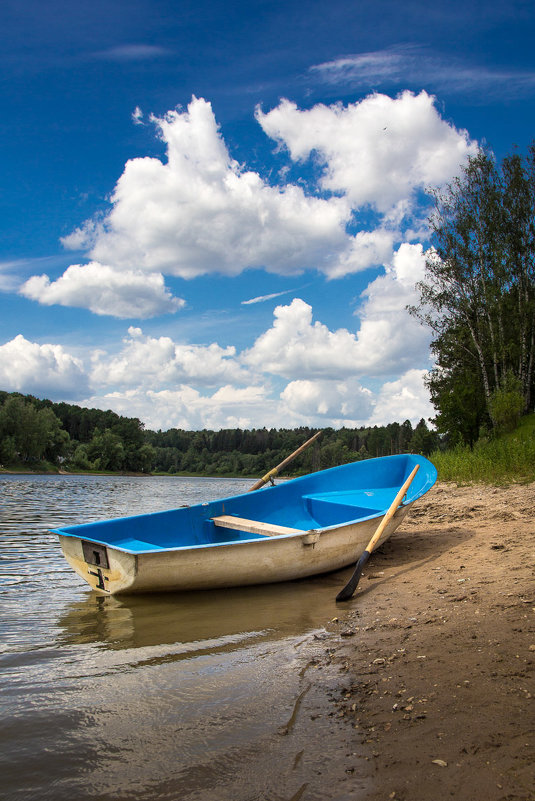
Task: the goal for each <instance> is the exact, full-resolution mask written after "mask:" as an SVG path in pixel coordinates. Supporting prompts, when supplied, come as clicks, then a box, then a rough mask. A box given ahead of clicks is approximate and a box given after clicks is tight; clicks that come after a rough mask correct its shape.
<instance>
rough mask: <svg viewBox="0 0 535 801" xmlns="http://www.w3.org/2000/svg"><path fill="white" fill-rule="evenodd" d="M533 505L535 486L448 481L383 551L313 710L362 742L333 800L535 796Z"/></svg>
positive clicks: (333, 643)
mask: <svg viewBox="0 0 535 801" xmlns="http://www.w3.org/2000/svg"><path fill="white" fill-rule="evenodd" d="M534 509H535V483H531V484H529V485H512V486H510V487H506V488H503V487H500V488H496V487H492V486H488V485H481V484H477V485H472V486H465V487H458V486H456V485H454V484H438V485H436V486H435V487H434V488H433V489H432V490H431V491H430V492H429V493H428V495H427V496H426V497H425V498H423V499H422V500H421V501H419V503H418V504H417V505H415V506H414V507H413V509H412V510H411V514H410V516H408V517H407V518H406V520H405V521H404V522H403V524H402V526H401V527H400V529H399V530H398V531H397V532H396V533H395V534H394V535H393V536H392V538H391V539H390V540H389V541H388V542H387V543H385V545H383V546H382V547H381V548H380V549H379V550H378V551H377V552H375V553H374V555H373V557H372V559H371V560H370V562H369V563H368V565H367V568H366V570H365V573H364V575H363V577H362V579H361V581H360V584H359V587H358V589H357V593H356V595H355V596H354V597H353V599H352V600H351V601H349V602H347V603H345V604H340V605H339V606H340V616H339V618H335V619H334V620H332V621H331V622H330V623H329V624H328V626H327V630H326V635H325V640H324V642H323V643H322V645H323V656H322V657H321V659H320V661H319V663H318V665H317V667H319V668H323V669H326V668H327V667H328V668H329V671H330V670H332V668H333V667H334V668H335V669H336V670H337V671H338V676H339V678H338V682H337V684H338V686H337V690H336V693H335V694H334V697H333V698H332V699H331V700H330V707H331V711H330V712H327V711H326V709H325V699H323V700H322V699H321V693H316V694H315V695H316V706H317V709H316V711H315V713H313V714H311V717H312V718H313V717H314V714H315V715H316V716H321V715H326V714H327V715H331V716H332V717H333V719H334V720H335V721H336V724H337V725H336V726H334V725H333V729H334V731H333V737H334V738H335V739H339V740H340V743H341V744H342V743H343V746H344V747H346V751H347V742H348V740H349V742H350V743H351V744H352V752H353V757H352V758H348V756H346V757H345V758H344V759H343V760H342V762H341V764H340V776H341V778H340V786H339V788H337V792H335V793H333V794H332V795H329V794H328V792H329V791H330V792H332V787H331V788H326V794H325V798H332V799H338V798H340V799H341V798H344V799H346V798H347V799H353V798H355V799H357V798H359V799H362V798H365V799H366V801H382V800H383V799H395V801H436V799H443V798H446V797H450V796H452V797H454V798H455V799H456V801H479V799H483V798H484V799H485V801H533V799H534V798H535V795H534V791H533V787H534V786H535V767H534V766H535V726H534V725H533V724H534V722H535V716H534V707H533V702H534V696H535V692H534V682H533V678H534V671H535V582H534V575H535V523H534V520H533V510H534ZM318 677H319V674H318ZM309 734H310V736H311V737H313V724H312V725H311V728H310V731H309ZM330 753H331V754H334V751H333V750H332V746H331V747H330ZM355 754H358V755H359V756H360V759H358V760H357V762H355V758H354V755H355ZM333 758H334V759H336V758H337V757H336V756H334V755H333ZM363 784H365V785H366V787H367V788H368V789H367V790H366V794H365V795H362V787H363ZM359 788H360V789H359ZM342 790H343V791H344V794H343V795H342V794H341V793H342ZM357 790H358V792H357ZM348 793H349V794H348ZM352 793H356V794H355V795H353V794H352Z"/></svg>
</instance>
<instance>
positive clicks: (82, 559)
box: [58, 533, 137, 595]
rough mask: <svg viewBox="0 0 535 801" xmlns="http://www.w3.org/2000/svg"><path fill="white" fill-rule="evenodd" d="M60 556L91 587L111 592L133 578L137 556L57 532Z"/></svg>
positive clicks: (132, 580) (122, 586)
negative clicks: (61, 555)
mask: <svg viewBox="0 0 535 801" xmlns="http://www.w3.org/2000/svg"><path fill="white" fill-rule="evenodd" d="M58 536H59V542H60V545H61V550H62V551H63V555H64V557H65V559H66V560H67V562H68V563H69V564H70V566H71V567H72V568H73V569H74V570H75V571H76V572H77V573H78V575H79V576H81V578H83V579H84V580H85V581H87V583H88V584H89V586H90V587H91V589H92V590H94V591H95V592H97V593H99V594H101V595H113V594H114V593H116V592H121V591H125V590H127V589H128V588H129V587H130V586H132V584H133V583H134V581H135V577H136V573H137V556H136V555H135V554H131V553H126V552H124V551H119V550H117V549H116V548H110V546H109V545H102V544H100V543H98V542H92V541H91V540H83V539H80V538H79V537H67V536H65V535H63V534H59V533H58Z"/></svg>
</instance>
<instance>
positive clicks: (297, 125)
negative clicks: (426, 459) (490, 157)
mask: <svg viewBox="0 0 535 801" xmlns="http://www.w3.org/2000/svg"><path fill="white" fill-rule="evenodd" d="M534 33H535V6H534V5H533V3H532V2H531V1H529V2H524V0H510V2H508V3H503V2H496V1H495V0H491V1H490V2H485V3H482V2H470V0H464V2H458V0H448V2H444V1H443V0H438V2H434V3H428V2H425V3H424V2H421V0H406V2H404V3H399V2H397V1H396V2H393V1H391V0H373V1H370V2H368V0H363V1H362V2H357V1H356V0H351V1H350V0H328V2H327V0H308V2H307V3H303V2H296V1H295V0H284V2H279V1H278V0H271V1H269V0H258V1H257V0H247V2H245V1H240V2H236V1H234V0H225V2H219V0H196V1H195V2H191V1H190V0H187V1H185V2H178V1H177V0H175V1H174V2H173V0H105V2H104V0H91V2H86V0H77V2H76V3H72V1H71V0H68V1H67V0H49V1H48V2H47V3H43V2H41V0H3V1H2V4H1V6H0V37H1V46H0V101H1V112H2V113H1V117H0V180H1V183H0V190H1V191H0V389H3V390H6V391H10V392H13V391H17V392H22V393H24V394H32V395H36V396H37V397H41V398H45V397H46V398H50V399H52V400H54V401H66V402H69V403H77V404H80V405H81V406H89V407H95V408H101V409H112V410H114V411H115V412H117V413H118V414H122V415H126V416H129V417H138V418H139V419H140V420H142V421H143V423H144V424H145V426H146V427H147V428H150V429H153V430H158V429H162V430H167V429H169V428H172V427H177V428H184V429H202V428H210V429H216V430H217V429H220V428H234V427H240V428H259V427H263V426H265V427H267V428H294V427H298V426H303V425H306V426H310V427H317V428H319V427H325V426H333V427H335V428H339V427H342V426H347V427H359V426H368V425H384V424H387V423H390V422H394V421H397V422H403V421H404V420H406V419H409V420H411V422H413V424H415V423H417V422H418V421H419V420H420V419H421V418H422V417H423V418H425V419H429V418H432V417H433V415H434V409H433V407H432V405H431V404H430V401H429V396H428V392H427V389H426V387H425V384H424V377H425V374H426V372H427V371H428V370H429V369H431V368H432V366H433V363H432V357H431V353H430V349H429V344H430V333H429V331H428V330H426V329H425V328H423V327H421V325H420V324H419V323H418V321H417V320H415V319H414V318H413V317H411V316H410V315H409V314H408V312H407V310H406V307H407V305H409V304H414V303H417V302H418V291H417V288H416V284H417V282H418V281H420V280H422V278H423V277H424V268H425V259H426V252H428V250H429V248H430V247H431V240H430V232H429V226H428V222H427V220H428V216H429V213H430V210H431V197H430V190H431V189H440V188H444V187H446V186H447V185H448V183H449V182H451V181H452V180H453V179H454V178H455V177H456V176H457V175H459V174H461V170H462V166H463V164H466V161H467V159H468V157H469V156H470V155H473V154H475V153H476V152H477V150H478V148H480V147H486V148H489V149H490V150H491V151H492V152H493V153H494V154H495V156H496V158H497V159H501V158H503V156H505V155H506V154H507V153H510V152H511V151H512V150H513V148H514V147H518V148H519V149H520V151H521V152H525V150H526V148H527V146H528V145H529V143H530V142H531V140H532V138H533V130H534V129H533V121H534V117H535V114H534V101H535V56H534V48H533V41H534Z"/></svg>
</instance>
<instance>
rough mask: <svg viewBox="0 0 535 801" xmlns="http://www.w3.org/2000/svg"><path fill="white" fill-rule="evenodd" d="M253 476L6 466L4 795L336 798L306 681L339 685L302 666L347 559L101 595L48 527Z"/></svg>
mask: <svg viewBox="0 0 535 801" xmlns="http://www.w3.org/2000/svg"><path fill="white" fill-rule="evenodd" d="M250 484H251V481H250V480H234V479H196V478H195V479H194V478H171V477H150V478H145V477H143V478H141V477H140V478H136V477H100V476H31V477H27V476H0V680H1V684H0V776H1V782H0V787H1V789H0V796H1V797H2V798H7V799H17V800H19V799H20V800H21V801H22V799H24V801H26V800H27V799H39V800H41V799H54V800H55V801H62V800H63V799H69V801H72V800H73V799H98V801H107V799H110V801H111V800H112V799H114V800H115V801H118V800H119V799H121V801H122V800H123V799H125V800H126V799H136V801H149V800H150V801H160V800H161V799H169V801H178V799H180V801H182V800H183V801H205V799H206V800H208V799H210V801H226V800H227V799H228V801H256V800H257V799H258V800H260V799H262V801H278V800H279V799H280V800H281V801H282V799H284V801H291V800H292V799H294V800H295V801H297V800H298V799H301V798H302V799H303V801H305V799H310V800H312V799H325V798H335V797H338V796H336V795H330V794H329V792H328V791H327V790H326V786H329V782H330V781H331V779H333V778H334V773H333V771H335V767H334V764H333V763H332V760H330V759H329V758H328V757H327V755H326V754H325V749H324V748H322V744H321V742H320V741H321V738H322V737H326V736H329V733H330V731H331V728H332V724H331V723H330V722H329V719H328V715H327V714H326V715H325V716H323V717H321V716H320V718H321V719H320V720H316V721H315V722H314V728H313V732H312V731H311V729H310V720H309V719H307V709H306V703H308V702H309V701H310V702H311V698H312V693H310V695H309V697H308V700H307V699H305V695H306V694H307V692H308V690H310V689H311V687H312V684H314V688H315V689H314V692H317V691H318V687H319V686H320V685H321V686H322V687H323V691H324V692H325V693H326V694H328V693H329V690H330V688H331V685H332V689H333V692H334V688H335V686H336V677H335V676H329V675H328V671H325V672H324V673H323V674H322V682H320V685H318V682H317V681H315V682H313V683H311V682H310V681H309V680H308V678H307V670H308V671H309V673H310V670H311V668H310V664H311V658H312V656H313V653H314V647H316V648H318V649H319V648H321V647H322V645H321V628H322V626H323V625H324V624H325V622H326V621H327V620H329V619H330V618H332V617H334V616H335V615H340V610H339V609H337V607H336V605H335V601H334V597H335V595H336V592H337V591H338V590H339V589H340V587H341V586H343V583H344V581H345V579H346V578H347V575H348V573H347V571H346V572H344V573H342V574H337V575H331V576H326V577H320V578H315V579H309V580H307V581H301V582H291V583H287V584H281V585H271V586H264V587H252V588H244V589H237V590H219V591H216V592H212V593H210V592H205V593H189V594H186V593H184V594H167V595H161V596H132V597H131V598H128V597H121V598H120V599H119V598H117V599H116V598H113V597H98V596H96V595H95V594H94V593H92V592H91V590H90V589H89V587H88V586H87V585H86V584H85V583H84V582H83V581H82V580H81V579H80V578H79V577H78V576H77V575H76V574H75V573H74V572H73V571H72V569H71V568H70V567H69V566H68V564H67V562H66V561H65V559H64V558H63V556H62V554H61V550H60V548H59V545H58V541H57V538H56V536H55V535H52V534H49V533H48V529H49V528H52V527H55V526H60V525H64V524H67V523H79V522H84V521H89V520H95V519H99V518H107V517H116V516H120V515H125V514H136V513H141V512H148V511H157V510H161V509H166V508H173V507H177V506H180V505H182V504H192V503H198V502H201V501H205V500H209V499H212V498H216V497H223V496H227V495H231V494H234V493H237V492H241V491H244V490H246V489H248V488H249V486H250ZM266 491H269V490H266ZM315 644H316V645H315ZM311 655H312V656H311ZM312 664H313V662H312ZM316 700H317V699H316ZM308 717H309V718H310V715H309V716H308ZM289 721H291V725H290V726H289V725H288V723H289ZM285 727H286V728H285ZM290 729H291V730H290ZM281 731H283V732H285V733H283V734H281ZM312 733H313V734H314V738H313V739H314V743H313V744H311V734H312ZM321 754H323V755H324V756H323V757H322V756H321ZM340 797H341V796H340ZM353 797H356V796H351V798H353Z"/></svg>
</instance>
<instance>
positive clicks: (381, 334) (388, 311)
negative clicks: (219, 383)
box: [242, 243, 429, 381]
mask: <svg viewBox="0 0 535 801" xmlns="http://www.w3.org/2000/svg"><path fill="white" fill-rule="evenodd" d="M424 267H425V255H424V252H423V248H422V246H421V245H411V244H409V243H403V244H402V245H401V246H400V247H399V248H398V250H397V251H396V253H395V254H394V256H393V258H392V261H391V263H390V264H389V265H387V266H386V268H385V273H384V274H383V275H380V276H379V277H378V278H376V279H375V280H374V281H372V282H371V283H370V284H369V285H368V287H367V288H366V289H365V291H364V292H363V293H362V298H363V302H362V305H361V307H360V308H359V311H358V314H359V318H360V328H359V330H358V331H355V332H353V331H348V330H347V329H346V328H340V329H338V330H336V331H331V330H330V329H329V328H328V326H326V325H325V324H324V323H321V322H319V321H313V310H312V307H311V306H310V305H309V304H308V303H306V302H305V301H304V300H302V299H301V298H294V299H293V300H292V302H291V303H290V304H289V305H287V306H283V305H281V306H277V307H276V308H275V311H274V321H273V325H272V327H271V328H269V329H268V330H267V331H265V332H264V333H262V334H260V336H259V337H258V338H257V339H256V341H255V343H254V345H253V346H252V348H250V349H249V350H247V351H245V352H244V353H243V354H242V359H243V361H244V362H245V364H247V365H249V366H250V367H251V368H255V369H258V370H260V369H261V370H263V371H264V372H267V373H272V374H274V375H279V376H282V377H284V378H288V379H291V380H292V381H295V380H303V379H308V380H310V379H314V380H315V379H332V380H340V379H342V378H346V379H347V378H349V377H351V376H360V377H363V376H367V377H370V376H389V375H395V374H397V373H400V372H402V371H404V370H406V369H408V368H409V367H410V366H412V365H414V364H415V363H416V364H418V363H419V364H426V363H427V361H428V358H429V333H428V331H427V330H426V329H424V328H423V327H422V326H421V325H420V323H419V322H418V321H417V320H415V319H414V318H412V317H410V315H409V314H408V312H407V311H406V306H407V305H409V304H411V303H415V302H417V300H418V293H417V291H416V290H415V284H416V282H417V281H419V280H420V279H421V278H422V277H423V271H424Z"/></svg>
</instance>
